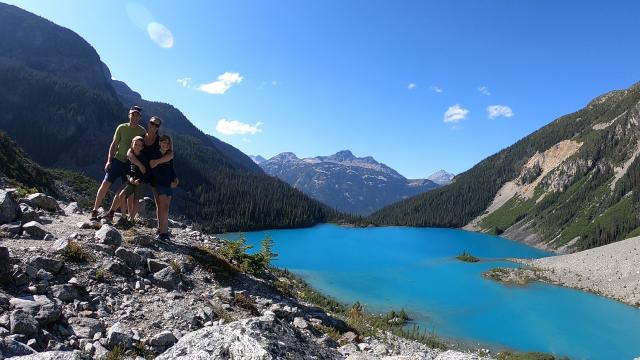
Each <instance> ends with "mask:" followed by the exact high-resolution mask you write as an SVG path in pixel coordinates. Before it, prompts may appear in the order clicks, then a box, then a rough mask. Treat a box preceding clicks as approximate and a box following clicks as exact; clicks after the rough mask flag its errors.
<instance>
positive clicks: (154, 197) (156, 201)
mask: <svg viewBox="0 0 640 360" xmlns="http://www.w3.org/2000/svg"><path fill="white" fill-rule="evenodd" d="M151 192H153V201H154V202H155V204H156V220H157V221H158V234H159V233H160V212H159V209H160V199H159V196H158V191H156V188H154V187H152V188H151Z"/></svg>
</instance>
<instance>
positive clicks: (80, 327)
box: [69, 317, 104, 339]
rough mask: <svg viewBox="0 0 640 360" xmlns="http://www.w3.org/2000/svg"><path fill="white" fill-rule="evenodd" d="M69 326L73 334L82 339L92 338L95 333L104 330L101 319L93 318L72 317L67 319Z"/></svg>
mask: <svg viewBox="0 0 640 360" xmlns="http://www.w3.org/2000/svg"><path fill="white" fill-rule="evenodd" d="M69 327H70V328H71V331H72V332H73V334H75V335H76V336H77V337H79V338H84V339H93V336H94V335H95V334H96V333H99V332H104V324H103V323H102V321H100V320H98V319H93V318H86V317H83V318H81V317H72V318H70V319H69Z"/></svg>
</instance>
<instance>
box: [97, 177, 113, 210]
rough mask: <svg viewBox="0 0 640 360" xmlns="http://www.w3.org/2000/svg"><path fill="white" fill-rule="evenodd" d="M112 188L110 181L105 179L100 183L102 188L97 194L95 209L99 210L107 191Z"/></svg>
mask: <svg viewBox="0 0 640 360" xmlns="http://www.w3.org/2000/svg"><path fill="white" fill-rule="evenodd" d="M109 188H111V183H110V182H108V181H106V180H105V181H103V182H102V184H100V188H99V189H98V193H97V194H96V201H95V203H94V204H93V210H97V209H98V208H99V207H100V205H102V201H103V200H104V197H105V195H107V191H109Z"/></svg>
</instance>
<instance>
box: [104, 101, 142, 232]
mask: <svg viewBox="0 0 640 360" xmlns="http://www.w3.org/2000/svg"><path fill="white" fill-rule="evenodd" d="M141 111H142V109H141V108H140V107H139V106H132V107H131V108H130V109H129V122H128V123H123V124H120V125H118V127H117V128H116V132H115V134H113V141H112V142H111V146H110V147H109V154H108V156H107V163H106V164H105V166H104V171H105V173H106V174H105V176H104V180H102V184H101V185H100V188H99V189H98V193H97V194H96V202H95V204H94V205H93V210H92V211H91V220H97V218H98V208H99V207H100V205H102V200H104V196H105V195H106V194H107V191H109V189H110V188H111V184H113V183H114V182H115V181H116V180H117V179H121V180H122V182H124V180H125V175H126V174H127V172H128V171H129V166H127V150H129V148H130V147H131V140H133V138H134V137H136V136H144V134H145V133H146V131H145V129H144V128H143V127H142V126H140V118H141V115H142V114H141Z"/></svg>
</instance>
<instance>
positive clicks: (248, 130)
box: [216, 119, 262, 135]
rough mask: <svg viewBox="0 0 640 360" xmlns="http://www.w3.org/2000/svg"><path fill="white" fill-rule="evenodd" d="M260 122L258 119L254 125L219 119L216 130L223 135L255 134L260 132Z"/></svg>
mask: <svg viewBox="0 0 640 360" xmlns="http://www.w3.org/2000/svg"><path fill="white" fill-rule="evenodd" d="M260 125H262V122H260V121H258V122H257V123H256V124H255V125H250V124H245V123H242V122H240V121H238V120H227V119H220V120H218V124H217V125H216V130H217V131H218V132H219V133H221V134H225V135H246V134H251V135H255V134H256V133H259V132H262V129H260Z"/></svg>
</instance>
